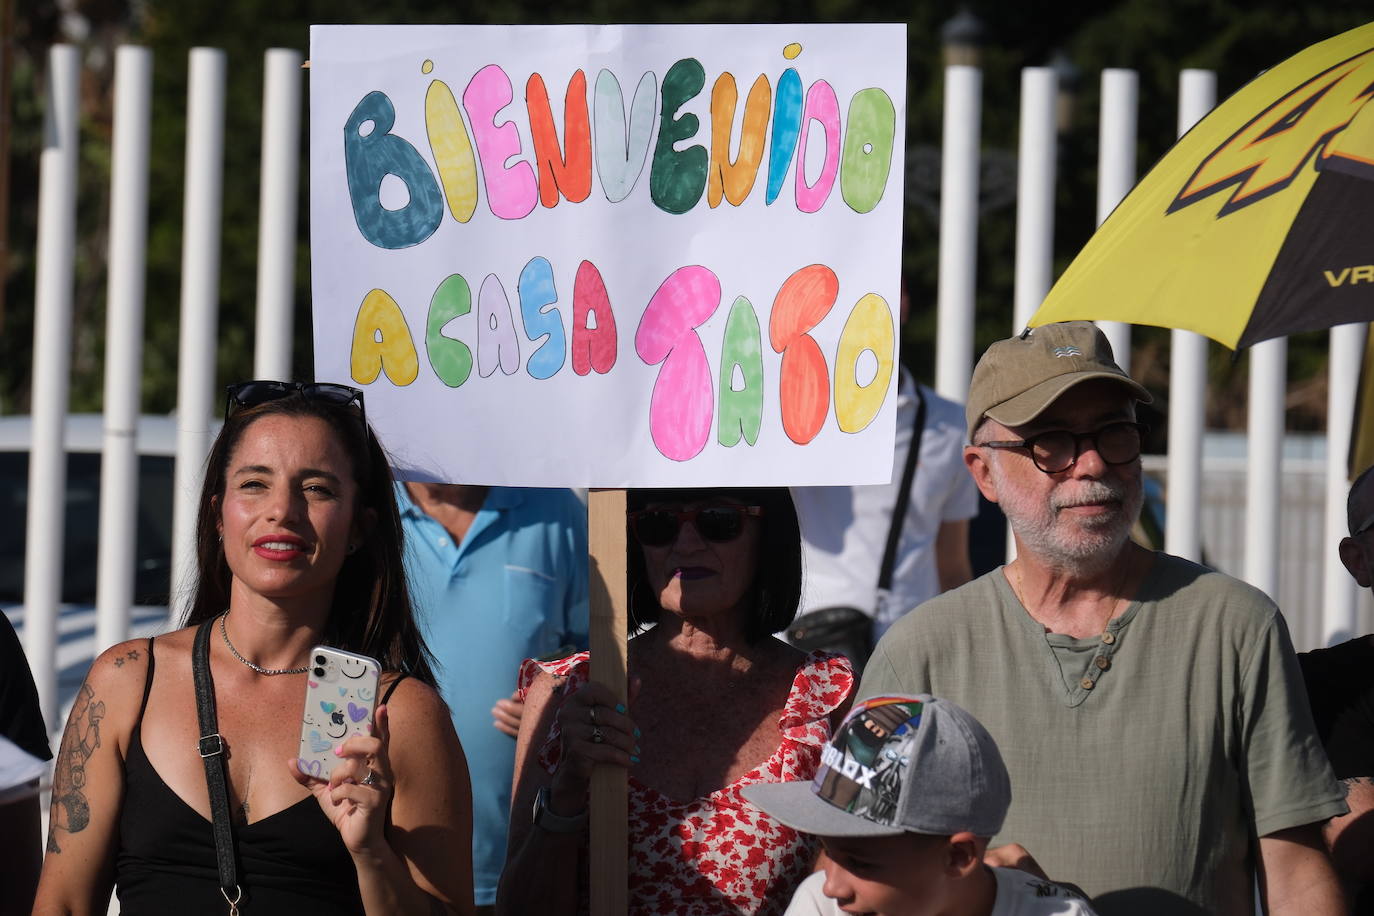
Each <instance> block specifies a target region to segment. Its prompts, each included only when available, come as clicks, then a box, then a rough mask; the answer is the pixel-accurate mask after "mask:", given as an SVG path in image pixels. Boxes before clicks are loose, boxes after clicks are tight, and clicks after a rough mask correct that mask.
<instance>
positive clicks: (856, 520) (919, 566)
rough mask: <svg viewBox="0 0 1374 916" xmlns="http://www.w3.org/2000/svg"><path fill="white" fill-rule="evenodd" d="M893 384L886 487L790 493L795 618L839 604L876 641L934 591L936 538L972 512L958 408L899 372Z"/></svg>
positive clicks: (974, 492)
mask: <svg viewBox="0 0 1374 916" xmlns="http://www.w3.org/2000/svg"><path fill="white" fill-rule="evenodd" d="M899 378H900V381H899V382H898V385H897V436H896V443H895V445H894V449H893V451H894V461H893V468H892V480H890V481H889V482H888V483H885V484H873V485H872V486H861V487H793V488H792V498H793V500H794V501H795V502H796V504H797V518H798V520H799V521H800V522H801V531H802V548H803V556H804V564H805V565H804V569H803V587H802V606H801V611H802V612H803V613H804V612H806V611H813V610H816V609H817V608H823V607H834V606H836V605H846V606H849V607H855V608H858V609H859V610H861V611H863V612H864V613H866V614H868V615H869V616H870V617H874V618H875V619H874V622H873V630H874V632H873V638H874V640H875V641H876V640H877V638H878V637H879V636H881V635H882V634H883V632H884V631H886V629H887V628H888V627H889V626H891V625H892V623H893V622H894V621H895V620H896V619H897V618H898V617H901V616H902V615H903V614H905V613H906V612H907V611H909V610H911V609H912V608H914V607H915V606H916V605H918V604H920V603H921V602H923V601H926V600H928V599H930V598H933V597H935V596H936V595H938V594H939V593H940V579H939V575H938V573H937V570H936V565H935V537H936V535H937V534H938V533H939V531H940V525H941V524H942V523H944V522H947V521H963V520H965V519H970V518H973V517H974V516H975V515H977V514H978V489H977V487H975V486H974V483H973V478H972V477H971V476H969V473H968V469H967V468H966V467H964V441H965V439H966V438H967V436H966V430H965V421H964V408H963V407H962V406H961V405H959V404H956V403H954V402H953V401H948V400H946V399H944V398H942V397H940V396H939V395H937V394H936V393H935V392H933V391H931V390H930V389H929V388H927V387H925V386H924V385H921V386H919V394H918V393H917V390H918V386H917V385H916V383H915V381H914V380H913V379H912V377H911V373H910V372H908V371H907V369H906V367H905V366H903V367H902V369H901V374H900V377H899ZM918 397H920V398H924V399H925V401H926V425H925V433H924V435H922V437H921V453H920V457H919V462H918V464H917V467H916V477H915V478H914V479H913V480H912V482H911V499H910V502H909V504H908V507H907V511H906V517H905V518H904V519H903V520H902V535H901V539H900V540H899V541H898V543H897V562H896V564H895V565H894V567H893V571H892V593H891V596H890V600H889V601H887V602H886V604H885V609H884V612H883V613H882V614H881V615H879V614H878V593H877V588H878V573H879V572H880V571H881V568H882V562H883V550H884V549H885V548H886V546H887V536H888V531H889V530H890V529H891V527H892V506H893V504H894V503H895V502H896V501H897V492H898V491H899V490H900V489H901V485H902V469H903V467H904V466H905V464H906V455H907V447H908V445H909V444H910V442H911V427H912V424H913V423H914V422H915V419H916V406H917V398H918Z"/></svg>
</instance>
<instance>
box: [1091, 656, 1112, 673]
mask: <svg viewBox="0 0 1374 916" xmlns="http://www.w3.org/2000/svg"><path fill="white" fill-rule="evenodd" d="M1093 664H1094V665H1096V666H1097V670H1098V671H1106V670H1107V669H1108V668H1110V667H1111V666H1112V660H1111V659H1110V658H1108V657H1107V656H1105V655H1099V656H1098V657H1097V658H1095V659H1093Z"/></svg>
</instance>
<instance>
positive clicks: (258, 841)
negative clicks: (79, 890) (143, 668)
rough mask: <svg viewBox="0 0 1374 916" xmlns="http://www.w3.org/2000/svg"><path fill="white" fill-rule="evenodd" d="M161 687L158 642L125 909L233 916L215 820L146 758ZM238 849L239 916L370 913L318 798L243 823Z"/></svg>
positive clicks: (145, 914)
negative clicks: (223, 888)
mask: <svg viewBox="0 0 1374 916" xmlns="http://www.w3.org/2000/svg"><path fill="white" fill-rule="evenodd" d="M396 683H399V679H398V680H397V682H396ZM152 684H153V641H152V640H151V639H150V640H148V679H147V682H146V683H145V684H144V686H143V703H142V705H141V706H140V707H139V710H138V721H137V722H136V723H135V724H134V730H133V734H132V735H131V736H130V739H129V756H128V759H127V760H125V762H124V801H123V804H122V806H121V808H120V814H119V851H118V855H117V856H116V859H115V884H116V889H117V891H116V892H117V894H118V897H119V906H120V912H121V913H123V914H126V916H161V914H168V916H172V914H176V916H181V914H185V913H208V914H216V913H226V912H227V911H228V905H227V904H226V903H225V901H224V897H223V896H222V895H221V893H220V889H219V870H218V869H217V867H216V865H215V838H214V834H213V833H212V827H211V823H210V821H208V820H206V819H205V817H204V816H203V815H201V814H200V813H199V812H198V811H196V810H195V809H194V808H192V807H191V806H190V805H188V804H186V802H184V801H182V799H181V797H180V796H179V795H177V794H176V793H175V792H173V791H172V789H171V788H170V787H169V786H168V785H167V784H166V783H165V782H163V781H162V777H161V776H159V775H158V773H157V770H155V769H153V765H152V764H151V763H150V762H149V761H148V757H147V755H146V754H145V753H144V752H143V740H142V731H143V710H144V709H145V708H146V707H147V705H148V694H149V692H150V690H151V688H152ZM394 688H395V683H393V684H392V689H394ZM387 693H388V696H389V695H390V690H388V691H387ZM384 702H385V701H384ZM191 751H193V749H188V753H189V752H191ZM234 846H235V849H236V851H237V853H238V863H239V866H238V876H239V885H240V887H241V888H242V890H243V898H242V899H241V900H240V901H239V909H240V910H241V911H242V912H243V913H244V916H259V914H284V916H306V914H312V913H319V914H326V913H328V914H335V913H359V914H361V913H362V912H363V903H362V898H361V896H360V895H359V893H358V874H357V871H356V870H355V869H354V867H353V859H352V857H351V856H349V854H348V850H347V849H346V848H345V847H344V844H343V840H342V839H341V838H340V837H339V832H338V830H336V829H335V828H334V825H333V824H331V823H329V820H328V819H327V818H326V817H325V816H324V812H323V811H321V810H320V805H319V802H317V801H316V800H315V799H314V797H313V796H312V797H307V798H303V799H301V800H300V801H299V802H297V803H296V804H294V805H292V806H290V807H289V808H285V809H283V810H281V811H278V812H277V813H275V814H272V815H270V816H268V817H265V818H263V819H262V820H259V821H255V822H253V823H251V824H247V825H243V824H235V825H234Z"/></svg>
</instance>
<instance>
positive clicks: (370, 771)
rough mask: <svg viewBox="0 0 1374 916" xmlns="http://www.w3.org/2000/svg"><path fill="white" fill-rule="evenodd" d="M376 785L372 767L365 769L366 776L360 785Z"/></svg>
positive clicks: (375, 776)
mask: <svg viewBox="0 0 1374 916" xmlns="http://www.w3.org/2000/svg"><path fill="white" fill-rule="evenodd" d="M376 784H377V771H376V770H374V769H372V767H368V768H367V775H366V776H364V777H363V778H362V785H365V786H375V785H376Z"/></svg>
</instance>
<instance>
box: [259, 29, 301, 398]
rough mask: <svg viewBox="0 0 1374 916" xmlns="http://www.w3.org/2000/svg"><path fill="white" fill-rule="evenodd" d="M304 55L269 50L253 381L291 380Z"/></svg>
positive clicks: (263, 135)
mask: <svg viewBox="0 0 1374 916" xmlns="http://www.w3.org/2000/svg"><path fill="white" fill-rule="evenodd" d="M301 60H302V56H301V53H300V52H299V51H295V50H291V49H289V48H272V49H271V50H269V51H268V52H267V57H266V66H265V67H264V74H265V76H264V79H263V88H262V191H261V194H260V196H259V199H258V206H259V213H258V314H257V327H256V340H255V344H254V363H253V377H254V378H272V379H283V380H286V379H290V378H291V322H292V313H293V308H292V307H293V305H294V302H295V293H296V192H297V187H298V173H299V170H300V135H301Z"/></svg>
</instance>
